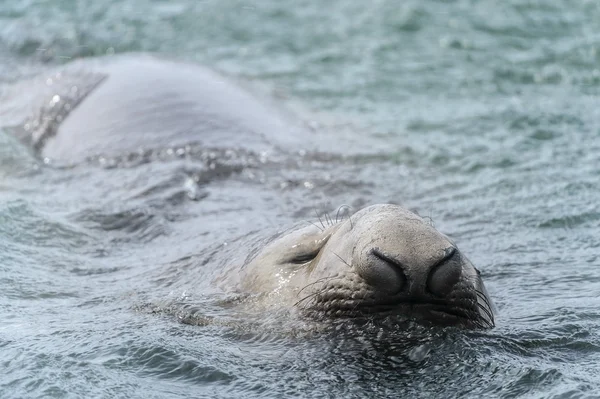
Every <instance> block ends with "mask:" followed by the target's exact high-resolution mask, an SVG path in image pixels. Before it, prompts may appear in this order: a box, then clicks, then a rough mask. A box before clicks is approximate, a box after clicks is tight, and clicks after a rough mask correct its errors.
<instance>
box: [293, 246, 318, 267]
mask: <svg viewBox="0 0 600 399" xmlns="http://www.w3.org/2000/svg"><path fill="white" fill-rule="evenodd" d="M319 251H320V248H319V249H317V250H316V251H312V252H305V253H301V254H298V255H296V256H294V257H293V258H292V259H290V260H289V263H293V264H295V265H302V264H304V263H308V262H310V261H311V260H313V259H315V258H316V257H317V255H319Z"/></svg>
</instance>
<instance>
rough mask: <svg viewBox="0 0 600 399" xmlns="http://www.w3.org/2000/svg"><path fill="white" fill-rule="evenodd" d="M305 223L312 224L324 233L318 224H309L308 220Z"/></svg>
mask: <svg viewBox="0 0 600 399" xmlns="http://www.w3.org/2000/svg"><path fill="white" fill-rule="evenodd" d="M306 223H309V224H312V225H313V226H315V227H316V228H317V229H319V230H321V231H324V230H323V229H322V228H321V227H319V225H318V224H316V223H313V222H311V221H310V220H307V221H306Z"/></svg>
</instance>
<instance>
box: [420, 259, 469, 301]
mask: <svg viewBox="0 0 600 399" xmlns="http://www.w3.org/2000/svg"><path fill="white" fill-rule="evenodd" d="M461 272H462V265H461V262H460V254H459V253H458V251H457V250H456V248H454V247H450V248H446V250H445V256H444V257H443V258H442V260H440V261H439V262H438V263H437V264H436V265H434V266H433V267H432V268H431V271H430V272H429V276H428V278H427V288H428V289H429V292H431V293H432V294H433V295H435V296H437V297H442V298H443V297H446V296H447V295H448V294H449V293H450V292H451V291H452V289H453V288H454V285H455V284H456V283H458V281H459V280H460V276H461Z"/></svg>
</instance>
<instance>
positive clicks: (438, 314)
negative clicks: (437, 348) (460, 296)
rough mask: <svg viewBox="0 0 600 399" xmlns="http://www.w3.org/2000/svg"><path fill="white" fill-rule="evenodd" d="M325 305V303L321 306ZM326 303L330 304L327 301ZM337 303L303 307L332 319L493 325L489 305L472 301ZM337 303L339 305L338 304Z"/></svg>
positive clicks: (485, 326) (470, 325) (488, 326)
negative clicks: (405, 320)
mask: <svg viewBox="0 0 600 399" xmlns="http://www.w3.org/2000/svg"><path fill="white" fill-rule="evenodd" d="M323 305H325V306H323ZM329 305H332V304H331V303H330V304H329ZM335 305H337V306H326V304H325V303H324V304H322V306H321V309H315V308H312V309H305V310H308V311H309V313H312V314H313V315H315V313H317V314H318V313H320V315H321V316H322V317H323V316H325V317H333V318H356V317H359V318H362V317H367V318H370V319H372V318H385V317H389V316H392V317H403V318H404V317H405V318H409V319H414V320H417V321H424V322H426V323H431V324H433V325H439V326H446V327H449V326H464V327H467V328H476V329H477V328H481V329H489V328H493V327H494V326H495V322H494V315H493V312H492V310H491V305H489V304H487V303H486V304H485V305H483V304H480V303H478V302H475V303H472V306H464V305H463V306H460V305H457V304H456V303H447V302H446V303H439V302H437V303H436V302H428V301H419V302H416V301H401V302H398V301H393V302H388V303H373V302H371V303H362V304H360V303H352V304H351V303H345V304H344V305H345V306H344V305H342V303H340V302H338V301H336V303H335ZM340 305H341V306H340Z"/></svg>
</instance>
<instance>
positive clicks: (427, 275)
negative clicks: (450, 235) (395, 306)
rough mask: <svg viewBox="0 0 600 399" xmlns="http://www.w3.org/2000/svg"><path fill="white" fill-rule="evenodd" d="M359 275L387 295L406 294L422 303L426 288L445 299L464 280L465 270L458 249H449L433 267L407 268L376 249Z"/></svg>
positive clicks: (369, 252)
mask: <svg viewBox="0 0 600 399" xmlns="http://www.w3.org/2000/svg"><path fill="white" fill-rule="evenodd" d="M358 272H359V274H360V276H361V277H362V278H363V279H364V280H365V281H366V282H367V284H369V285H371V286H372V287H374V288H375V289H376V290H377V291H378V292H380V293H383V294H387V295H395V294H398V293H400V292H402V291H404V294H405V295H408V297H414V298H415V299H422V298H423V295H426V294H425V292H423V290H424V288H425V287H426V290H427V291H428V292H429V294H432V295H433V296H435V297H439V298H444V297H446V296H447V295H448V294H450V293H451V292H452V290H453V289H454V286H455V285H456V283H458V281H459V280H460V276H461V273H462V266H461V261H460V254H459V252H458V251H457V250H456V248H454V247H450V248H446V249H445V250H444V255H443V257H442V258H441V259H440V258H438V261H437V262H436V263H435V264H433V265H431V266H430V267H424V266H422V267H414V265H413V267H410V265H403V264H402V263H401V262H400V261H399V260H398V259H396V258H395V257H392V256H390V255H388V254H386V253H385V252H383V251H382V250H381V249H380V248H377V247H375V248H372V249H371V250H369V251H368V252H367V256H366V259H365V262H364V263H363V265H361V266H359V269H358ZM419 282H422V283H419Z"/></svg>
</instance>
